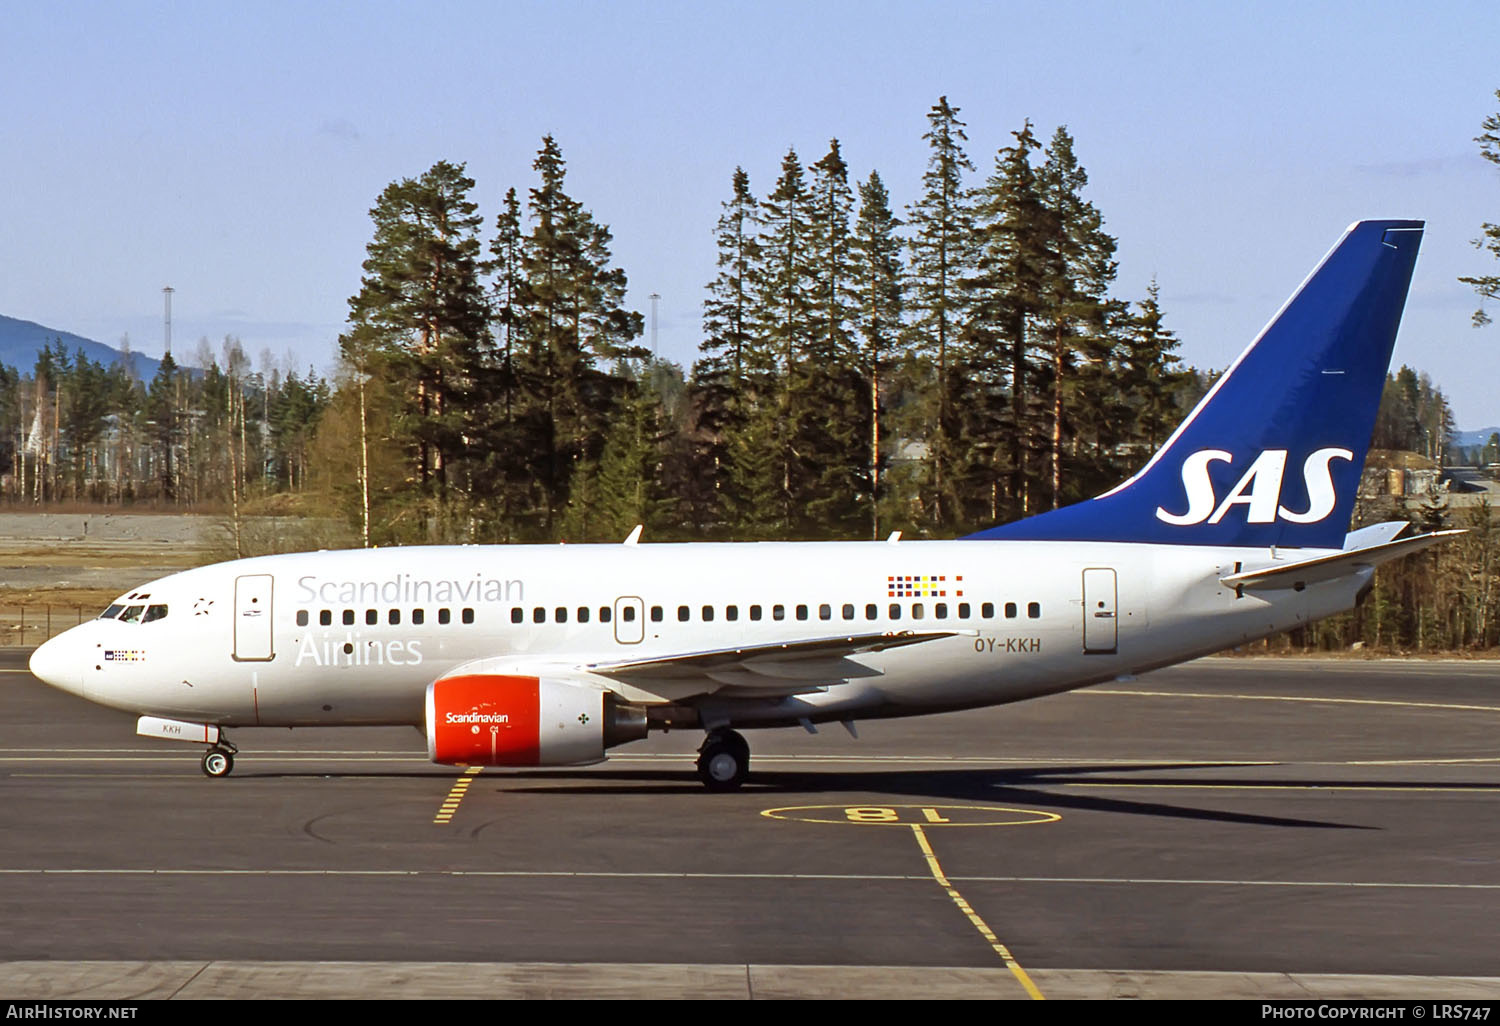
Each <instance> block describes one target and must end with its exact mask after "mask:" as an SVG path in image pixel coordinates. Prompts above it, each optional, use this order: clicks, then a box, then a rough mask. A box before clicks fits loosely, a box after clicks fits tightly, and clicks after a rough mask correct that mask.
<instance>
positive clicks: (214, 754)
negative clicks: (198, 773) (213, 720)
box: [203, 732, 239, 777]
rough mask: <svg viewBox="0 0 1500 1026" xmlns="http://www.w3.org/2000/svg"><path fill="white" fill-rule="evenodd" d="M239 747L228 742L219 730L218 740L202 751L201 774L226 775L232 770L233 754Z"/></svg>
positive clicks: (211, 775)
mask: <svg viewBox="0 0 1500 1026" xmlns="http://www.w3.org/2000/svg"><path fill="white" fill-rule="evenodd" d="M238 751H239V749H238V748H236V747H235V746H234V745H232V744H230V743H229V739H228V738H227V737H225V736H224V735H223V733H222V732H221V733H220V734H219V741H218V743H217V744H215V745H214V746H213V747H212V748H210V749H209V750H208V751H206V752H204V753H203V774H204V776H209V777H227V776H229V774H231V773H233V772H234V756H235V753H236V752H238Z"/></svg>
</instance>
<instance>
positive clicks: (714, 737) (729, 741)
mask: <svg viewBox="0 0 1500 1026" xmlns="http://www.w3.org/2000/svg"><path fill="white" fill-rule="evenodd" d="M749 775H750V743H749V742H748V741H746V740H745V739H744V737H743V736H741V735H740V734H737V733H736V732H734V731H732V730H730V729H728V728H727V727H719V728H716V729H714V730H710V731H709V732H708V736H707V737H705V738H704V739H703V747H701V748H699V749H698V779H699V780H701V781H703V786H704V787H706V788H708V789H709V790H710V791H734V790H737V789H738V788H739V786H740V785H741V784H743V783H744V782H745V778H746V777H747V776H749Z"/></svg>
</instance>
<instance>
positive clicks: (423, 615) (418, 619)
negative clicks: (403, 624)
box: [411, 609, 427, 623]
mask: <svg viewBox="0 0 1500 1026" xmlns="http://www.w3.org/2000/svg"><path fill="white" fill-rule="evenodd" d="M426 619H427V611H426V610H424V609H413V610H412V611H411V622H412V623H423V622H424V621H426Z"/></svg>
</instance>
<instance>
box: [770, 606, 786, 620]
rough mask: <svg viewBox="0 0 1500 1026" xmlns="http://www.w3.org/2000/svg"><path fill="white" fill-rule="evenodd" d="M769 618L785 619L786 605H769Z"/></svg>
mask: <svg viewBox="0 0 1500 1026" xmlns="http://www.w3.org/2000/svg"><path fill="white" fill-rule="evenodd" d="M771 619H773V620H785V619H786V606H779V605H778V606H772V607H771Z"/></svg>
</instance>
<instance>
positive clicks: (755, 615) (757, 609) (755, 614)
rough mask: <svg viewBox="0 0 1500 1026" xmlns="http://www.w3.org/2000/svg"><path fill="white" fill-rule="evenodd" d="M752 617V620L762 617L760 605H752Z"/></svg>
mask: <svg viewBox="0 0 1500 1026" xmlns="http://www.w3.org/2000/svg"><path fill="white" fill-rule="evenodd" d="M750 619H752V620H759V619H760V606H751V607H750Z"/></svg>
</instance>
